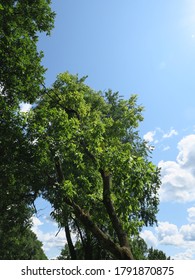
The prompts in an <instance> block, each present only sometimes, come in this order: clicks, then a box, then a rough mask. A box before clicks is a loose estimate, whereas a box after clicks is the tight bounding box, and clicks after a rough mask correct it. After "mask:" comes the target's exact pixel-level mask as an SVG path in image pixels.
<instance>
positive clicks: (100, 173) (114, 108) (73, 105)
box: [28, 73, 160, 259]
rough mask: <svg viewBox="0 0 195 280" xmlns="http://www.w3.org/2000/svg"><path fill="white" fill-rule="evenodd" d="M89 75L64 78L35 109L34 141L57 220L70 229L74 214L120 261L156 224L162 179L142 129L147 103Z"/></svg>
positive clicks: (129, 255)
mask: <svg viewBox="0 0 195 280" xmlns="http://www.w3.org/2000/svg"><path fill="white" fill-rule="evenodd" d="M84 80H85V78H82V79H78V77H77V76H73V75H70V74H69V73H64V74H60V75H59V76H58V78H57V80H56V82H55V83H54V85H53V87H52V88H51V89H48V90H47V91H46V92H45V93H46V94H44V96H43V97H42V98H41V100H40V102H39V103H38V106H37V107H36V108H35V109H33V110H32V111H31V112H30V114H29V120H28V121H29V130H28V137H29V141H30V142H31V143H34V146H36V155H37V157H39V158H40V159H39V162H41V163H42V166H41V169H42V171H43V175H44V180H45V186H46V187H45V188H43V191H44V195H45V197H46V198H47V199H48V200H49V201H50V202H51V203H52V205H53V207H54V209H55V211H54V215H55V217H56V218H57V220H58V221H59V223H60V224H61V225H62V226H64V227H65V226H66V227H67V229H68V228H70V227H71V223H72V220H73V219H74V220H76V221H77V222H78V223H79V224H81V225H82V227H83V228H84V229H85V230H87V231H88V232H90V233H91V234H92V235H93V236H94V237H95V238H96V239H97V240H98V242H99V243H100V244H101V246H102V247H103V248H104V249H105V250H107V251H108V252H109V253H111V254H112V255H114V257H115V258H116V259H132V258H133V255H132V252H131V248H130V242H129V241H130V238H131V236H134V235H137V234H138V233H139V230H140V229H141V228H142V226H143V225H153V224H154V223H155V222H156V213H157V211H158V209H157V207H158V194H157V192H158V188H159V185H160V180H159V170H158V168H157V167H156V166H154V164H153V163H152V162H151V161H150V160H149V159H148V154H149V149H148V147H147V145H146V143H145V142H144V141H143V140H142V139H141V138H140V137H139V135H138V132H137V130H136V129H137V127H138V124H139V121H142V120H143V117H142V114H141V113H142V110H143V107H141V106H138V105H137V104H136V101H137V97H136V96H134V95H133V96H131V97H130V99H129V100H123V99H121V98H120V97H119V95H118V93H113V92H112V91H111V90H109V91H108V92H106V93H104V94H103V93H101V92H94V91H93V90H92V89H91V88H90V87H88V86H86V85H85V84H84ZM69 249H70V248H69Z"/></svg>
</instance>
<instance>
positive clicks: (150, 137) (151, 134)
mask: <svg viewBox="0 0 195 280" xmlns="http://www.w3.org/2000/svg"><path fill="white" fill-rule="evenodd" d="M155 134H156V131H148V132H147V133H146V134H145V135H144V137H143V138H144V140H145V141H147V142H153V141H154V136H155Z"/></svg>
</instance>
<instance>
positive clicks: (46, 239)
mask: <svg viewBox="0 0 195 280" xmlns="http://www.w3.org/2000/svg"><path fill="white" fill-rule="evenodd" d="M43 219H44V222H42V221H40V219H38V218H37V217H36V216H34V217H33V218H32V221H33V226H32V231H33V232H34V233H35V234H36V235H37V238H38V239H39V240H40V241H41V242H42V243H43V250H44V251H45V253H46V254H48V252H49V254H48V255H49V256H50V255H51V254H53V252H54V251H55V252H56V251H57V252H58V255H59V254H60V251H61V249H62V248H63V247H64V245H65V243H66V238H65V232H64V230H61V231H60V232H59V233H58V234H57V236H56V233H57V232H58V229H57V224H55V227H52V229H51V230H50V231H48V230H47V232H44V231H43V228H44V224H45V223H48V219H46V217H43ZM47 229H48V227H47Z"/></svg>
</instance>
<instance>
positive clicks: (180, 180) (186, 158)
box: [159, 134, 195, 202]
mask: <svg viewBox="0 0 195 280" xmlns="http://www.w3.org/2000/svg"><path fill="white" fill-rule="evenodd" d="M178 149H179V154H178V156H177V158H176V161H160V162H159V167H160V168H161V181H162V184H161V188H160V191H159V194H160V200H161V201H174V202H190V201H194V200H195V135H194V134H193V135H188V136H186V137H185V138H183V139H182V140H181V141H180V142H179V143H178Z"/></svg>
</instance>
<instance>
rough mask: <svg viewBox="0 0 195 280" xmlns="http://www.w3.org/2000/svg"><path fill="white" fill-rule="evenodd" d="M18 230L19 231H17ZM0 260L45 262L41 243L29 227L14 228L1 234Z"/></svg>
mask: <svg viewBox="0 0 195 280" xmlns="http://www.w3.org/2000/svg"><path fill="white" fill-rule="evenodd" d="M19 228H20V229H19ZM0 244H1V250H0V260H46V259H47V257H46V255H45V253H44V252H43V249H42V243H41V242H40V241H39V240H37V237H36V235H35V234H34V232H32V230H31V229H30V228H29V227H24V228H22V229H21V225H19V226H18V228H17V227H16V226H15V227H14V228H12V231H10V230H8V231H7V232H5V231H4V232H1V229H0Z"/></svg>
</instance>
